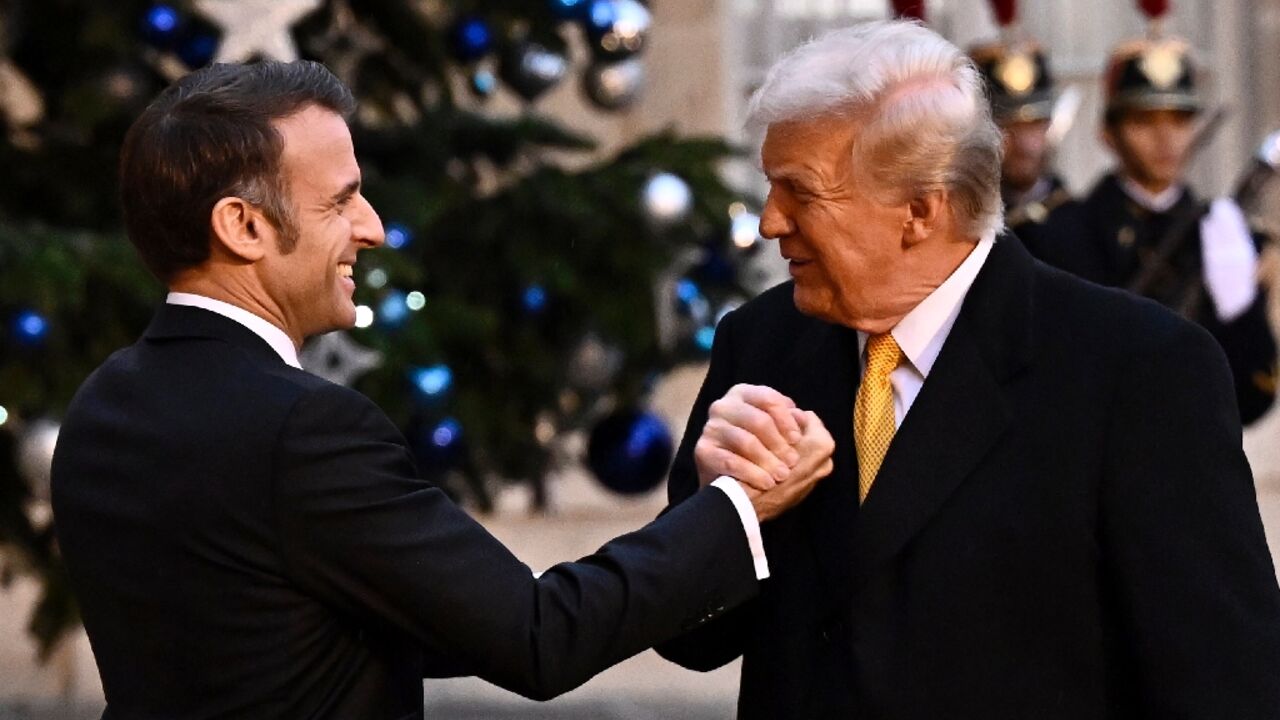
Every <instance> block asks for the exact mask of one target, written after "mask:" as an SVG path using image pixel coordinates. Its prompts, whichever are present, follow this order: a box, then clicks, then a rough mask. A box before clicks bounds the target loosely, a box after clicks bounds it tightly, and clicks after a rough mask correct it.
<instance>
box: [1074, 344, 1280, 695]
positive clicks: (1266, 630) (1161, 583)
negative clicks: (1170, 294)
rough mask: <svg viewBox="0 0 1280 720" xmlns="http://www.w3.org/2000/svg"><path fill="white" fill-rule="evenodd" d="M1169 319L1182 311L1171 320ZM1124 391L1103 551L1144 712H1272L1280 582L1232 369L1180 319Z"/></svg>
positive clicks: (1279, 684) (1135, 365) (1136, 367)
mask: <svg viewBox="0 0 1280 720" xmlns="http://www.w3.org/2000/svg"><path fill="white" fill-rule="evenodd" d="M1171 324H1172V323H1171ZM1163 337H1164V339H1163V340H1162V341H1160V342H1157V343H1154V346H1153V347H1151V348H1150V349H1149V351H1148V352H1147V353H1145V354H1144V355H1142V356H1139V357H1135V358H1134V359H1133V360H1132V361H1131V362H1132V365H1131V367H1130V368H1129V369H1128V372H1127V373H1126V375H1125V377H1124V378H1123V380H1122V382H1121V384H1120V386H1119V389H1118V391H1117V392H1118V396H1117V398H1116V405H1115V412H1114V413H1113V415H1112V423H1113V424H1112V426H1111V429H1110V432H1109V443H1110V447H1109V449H1108V467H1107V469H1106V475H1105V479H1104V485H1103V486H1102V487H1101V488H1100V502H1101V508H1100V510H1101V527H1100V529H1099V530H1100V541H1101V544H1102V547H1101V552H1102V553H1103V557H1104V561H1105V563H1106V567H1107V569H1108V580H1109V584H1110V585H1111V587H1112V590H1113V592H1114V596H1115V598H1116V601H1117V606H1118V607H1119V609H1120V618H1119V619H1118V620H1119V623H1120V625H1121V629H1122V631H1123V635H1124V638H1125V642H1126V644H1127V646H1128V647H1129V648H1131V650H1132V653H1134V655H1135V657H1134V658H1133V660H1134V667H1135V668H1136V673H1137V675H1138V676H1137V677H1134V678H1126V679H1125V681H1126V682H1133V683H1136V685H1137V687H1138V688H1139V695H1140V697H1141V698H1142V701H1143V704H1144V707H1143V708H1142V712H1141V713H1140V714H1141V715H1142V716H1143V717H1152V718H1155V717H1161V718H1175V717H1176V718H1223V717H1231V718H1239V719H1240V720H1245V719H1257V720H1262V719H1263V718H1275V717H1276V712H1277V708H1280V588H1277V585H1276V575H1275V570H1274V568H1273V566H1272V561H1271V557H1270V554H1269V553H1268V550H1267V543H1266V539H1265V537H1264V535H1263V529H1262V521H1261V518H1260V517H1259V513H1258V505H1257V499H1256V495H1255V490H1254V485H1253V477H1252V475H1251V472H1250V470H1249V465H1248V462H1247V461H1246V459H1245V456H1244V453H1243V451H1242V449H1241V436H1240V430H1239V428H1240V423H1239V418H1238V416H1237V413H1236V408H1235V404H1234V403H1233V402H1232V399H1231V398H1232V388H1231V377H1230V374H1229V373H1228V370H1227V366H1226V363H1225V362H1224V360H1223V356H1222V352H1221V351H1220V350H1219V348H1218V347H1217V345H1216V343H1214V341H1213V339H1212V338H1210V336H1209V335H1208V334H1206V333H1205V332H1204V331H1203V330H1201V329H1200V328H1198V327H1196V326H1193V325H1191V324H1189V323H1182V322H1179V323H1176V325H1174V326H1173V327H1172V329H1170V330H1168V332H1166V333H1165V334H1164V336H1163Z"/></svg>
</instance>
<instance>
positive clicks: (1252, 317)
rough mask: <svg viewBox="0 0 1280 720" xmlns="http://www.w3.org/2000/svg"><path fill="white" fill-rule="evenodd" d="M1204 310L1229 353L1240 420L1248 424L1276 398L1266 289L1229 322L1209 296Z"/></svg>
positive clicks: (1210, 328) (1212, 331)
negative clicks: (1215, 307) (1220, 313)
mask: <svg viewBox="0 0 1280 720" xmlns="http://www.w3.org/2000/svg"><path fill="white" fill-rule="evenodd" d="M1205 305H1206V307H1205V308H1204V311H1203V312H1202V313H1201V315H1202V317H1204V318H1206V320H1205V322H1204V326H1205V329H1206V330H1208V331H1209V333H1210V334H1212V335H1213V337H1214V339H1216V340H1217V341H1218V344H1219V345H1221V346H1222V351H1223V352H1224V353H1226V355H1227V364H1228V365H1229V366H1230V367H1231V375H1232V379H1233V380H1234V382H1235V388H1236V403H1237V404H1238V405H1239V406H1240V420H1241V421H1242V422H1244V424H1245V425H1248V424H1250V423H1252V422H1253V421H1255V420H1257V419H1258V418H1260V417H1262V416H1263V415H1264V414H1265V413H1266V412H1267V410H1269V409H1270V408H1271V405H1272V403H1274V402H1275V394H1276V389H1275V382H1276V341H1275V337H1274V336H1273V335H1272V332H1271V323H1270V321H1269V319H1268V318H1267V293H1266V291H1265V290H1263V289H1262V288H1259V289H1258V297H1257V299H1256V300H1254V301H1253V305H1252V306H1250V307H1249V309H1248V310H1246V311H1245V312H1244V314H1243V315H1241V316H1240V317H1237V318H1235V319H1233V320H1232V321H1231V322H1229V323H1224V322H1221V321H1219V320H1218V318H1217V317H1216V316H1215V315H1214V311H1213V306H1212V303H1210V302H1208V301H1207V300H1206V302H1205Z"/></svg>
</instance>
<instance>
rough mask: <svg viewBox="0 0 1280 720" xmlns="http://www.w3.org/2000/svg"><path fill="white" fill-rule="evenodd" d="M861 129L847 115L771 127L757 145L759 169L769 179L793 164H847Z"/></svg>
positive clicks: (790, 121)
mask: <svg viewBox="0 0 1280 720" xmlns="http://www.w3.org/2000/svg"><path fill="white" fill-rule="evenodd" d="M860 125H861V122H860V120H859V118H857V117H854V116H851V115H848V114H839V115H837V114H828V115H822V116H819V117H815V118H807V119H798V120H784V121H780V122H776V123H772V124H770V125H769V126H768V127H767V128H766V130H765V136H764V140H763V142H762V143H761V144H760V152H759V155H758V157H757V158H756V161H757V164H758V167H759V169H760V170H761V171H762V172H764V173H765V175H766V176H769V175H771V174H780V173H785V172H786V168H787V167H789V166H793V165H796V164H803V165H812V164H814V163H824V162H836V161H843V160H847V159H848V158H849V156H850V154H851V152H852V148H853V143H854V141H855V139H856V137H857V134H858V130H859V127H860Z"/></svg>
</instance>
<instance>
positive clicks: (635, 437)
mask: <svg viewBox="0 0 1280 720" xmlns="http://www.w3.org/2000/svg"><path fill="white" fill-rule="evenodd" d="M674 451H675V446H674V444H673V443H672V440H671V431H670V430H668V429H667V425H666V423H664V422H663V421H662V419H661V418H659V417H658V416H657V415H654V414H653V413H648V412H642V411H640V410H635V409H631V410H621V411H619V412H616V413H614V414H612V415H610V416H608V417H606V418H605V419H604V420H601V421H600V424H599V425H596V427H595V429H594V430H592V431H591V439H590V441H589V442H588V443H587V465H588V466H589V467H590V468H591V472H593V473H595V475H596V477H597V478H599V480H600V482H601V483H602V484H603V485H604V486H605V487H607V488H609V489H610V490H612V491H614V492H616V493H619V494H622V495H640V494H643V493H647V492H649V491H650V490H653V489H654V488H655V487H657V486H658V484H659V483H661V482H662V480H663V478H665V477H666V476H667V470H668V468H670V466H671V456H672V454H673V453H674Z"/></svg>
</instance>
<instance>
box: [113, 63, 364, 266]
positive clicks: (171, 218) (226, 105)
mask: <svg viewBox="0 0 1280 720" xmlns="http://www.w3.org/2000/svg"><path fill="white" fill-rule="evenodd" d="M311 105H319V106H321V107H324V108H326V109H329V110H332V111H334V112H335V113H338V114H340V115H342V116H344V117H346V116H349V115H350V114H351V112H352V111H353V110H354V109H355V99H354V98H353V97H352V95H351V91H350V90H348V89H347V87H346V86H345V85H343V84H342V82H341V81H340V80H338V79H337V78H336V77H334V75H333V73H331V72H329V71H328V70H327V69H326V68H325V67H324V66H323V65H320V64H319V63H315V62H310V61H306V60H300V61H296V62H290V63H283V62H259V63H254V64H251V65H240V64H217V65H211V66H209V67H207V68H204V69H201V70H197V71H196V72H193V73H191V74H190V75H187V76H186V77H184V78H182V79H181V80H179V81H178V82H176V83H174V84H173V85H171V86H170V87H169V88H168V89H166V90H165V91H164V92H163V93H161V94H160V96H159V97H158V98H156V99H155V101H153V102H152V103H151V105H150V106H148V107H147V109H146V110H144V111H143V113H142V115H141V116H139V117H138V119H137V120H136V121H134V123H133V126H132V127H130V128H129V132H128V134H127V135H126V136H125V140H124V147H123V149H122V150H121V153H120V202H121V205H122V206H123V209H124V219H125V227H126V228H127V230H128V233H129V239H130V240H131V241H132V242H133V245H134V247H135V248H137V250H138V254H139V255H140V256H141V257H142V261H143V262H144V263H146V265H147V267H148V268H149V269H150V270H151V272H152V273H154V274H155V275H156V277H158V278H160V280H161V281H162V282H168V281H169V280H170V279H171V278H172V277H173V276H174V274H176V273H177V272H179V271H181V270H184V269H186V268H190V267H194V266H196V265H199V264H200V263H202V262H204V261H205V260H207V259H208V258H209V253H210V239H211V235H210V233H211V230H210V225H209V218H210V215H211V214H212V212H213V206H214V205H216V204H217V203H218V201H219V200H221V199H222V198H224V197H239V198H242V199H244V200H245V201H247V202H249V203H251V204H253V205H255V206H257V207H258V208H260V209H261V210H262V212H263V214H264V215H266V217H267V219H269V220H270V221H271V223H272V224H273V225H275V227H276V229H277V230H278V231H279V233H280V246H281V250H282V251H283V252H289V251H291V250H292V249H293V247H294V246H295V245H296V244H297V241H298V231H297V224H296V222H295V221H294V218H293V208H292V204H291V203H290V201H289V198H288V192H287V188H286V187H285V183H284V179H283V174H282V173H281V168H280V156H281V153H282V151H283V149H284V140H283V138H281V136H280V133H279V132H278V131H277V130H276V129H275V127H273V126H272V122H273V121H275V120H279V119H281V118H285V117H289V116H290V115H293V114H295V113H297V112H300V111H302V110H304V109H306V108H307V107H309V106H311Z"/></svg>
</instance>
